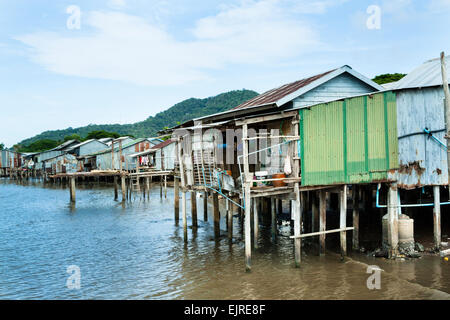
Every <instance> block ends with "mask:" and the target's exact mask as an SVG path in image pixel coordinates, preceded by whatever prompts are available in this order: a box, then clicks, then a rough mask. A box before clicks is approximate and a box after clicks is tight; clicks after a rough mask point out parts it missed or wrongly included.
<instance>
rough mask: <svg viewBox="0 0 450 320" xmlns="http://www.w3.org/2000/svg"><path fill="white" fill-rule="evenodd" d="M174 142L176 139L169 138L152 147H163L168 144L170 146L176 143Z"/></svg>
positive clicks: (154, 148) (156, 148)
mask: <svg viewBox="0 0 450 320" xmlns="http://www.w3.org/2000/svg"><path fill="white" fill-rule="evenodd" d="M174 142H175V140H172V139H167V140H166V141H164V142H161V143H160V144H157V145H156V146H153V147H152V148H151V150H158V149H162V148H164V147H166V146H168V145H169V144H171V143H174Z"/></svg>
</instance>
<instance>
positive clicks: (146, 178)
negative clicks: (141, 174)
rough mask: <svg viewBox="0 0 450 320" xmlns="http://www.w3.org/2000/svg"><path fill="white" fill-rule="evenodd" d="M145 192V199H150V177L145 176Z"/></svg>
mask: <svg viewBox="0 0 450 320" xmlns="http://www.w3.org/2000/svg"><path fill="white" fill-rule="evenodd" d="M145 192H146V193H147V199H148V200H150V178H149V177H145Z"/></svg>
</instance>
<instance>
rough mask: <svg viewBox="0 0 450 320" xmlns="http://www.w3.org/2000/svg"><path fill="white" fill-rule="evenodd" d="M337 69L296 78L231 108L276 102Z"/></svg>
mask: <svg viewBox="0 0 450 320" xmlns="http://www.w3.org/2000/svg"><path fill="white" fill-rule="evenodd" d="M335 70H337V69H333V70H330V71H327V72H324V73H321V74H317V75H315V76H312V77H309V78H306V79H302V80H298V81H295V82H291V83H288V84H285V85H282V86H281V87H278V88H275V89H272V90H269V91H267V92H265V93H263V94H260V95H259V96H256V97H255V98H253V99H251V100H249V101H247V102H244V103H242V104H240V105H238V106H237V107H235V108H233V110H237V109H244V108H250V107H257V106H263V105H268V104H276V103H277V101H279V100H280V99H282V98H284V97H286V96H287V95H289V94H291V93H293V92H295V91H297V90H299V89H300V88H303V87H305V86H307V85H308V84H311V83H313V82H314V81H316V80H318V79H320V78H322V77H324V76H326V75H327V74H329V73H331V72H333V71H335Z"/></svg>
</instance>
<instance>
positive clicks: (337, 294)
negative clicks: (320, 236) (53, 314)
mask: <svg viewBox="0 0 450 320" xmlns="http://www.w3.org/2000/svg"><path fill="white" fill-rule="evenodd" d="M68 197H69V193H68V190H67V189H65V188H63V187H60V186H43V185H42V184H41V183H39V182H29V183H27V184H26V185H18V184H15V183H11V182H9V181H8V180H4V179H3V180H0V274H1V277H0V298H1V299H449V298H450V262H446V261H444V260H443V259H442V258H439V257H435V256H425V257H423V258H422V259H418V260H410V261H404V262H400V261H388V260H384V259H379V258H371V257H367V256H365V255H362V254H353V255H350V256H349V258H348V259H346V260H344V261H341V259H340V257H339V255H337V254H335V253H333V252H329V253H327V255H326V256H324V257H319V256H317V255H316V253H315V250H314V248H312V249H310V250H308V248H307V250H305V251H306V255H305V256H304V257H303V264H302V267H301V268H299V269H296V268H294V267H293V243H292V240H290V239H289V238H288V236H289V234H290V227H289V226H281V227H280V235H279V236H278V237H277V239H276V240H275V242H272V239H271V236H270V229H269V228H268V227H264V226H261V234H260V239H259V248H258V249H256V250H254V251H253V269H252V272H251V273H246V272H245V271H244V258H243V257H244V244H243V242H242V237H241V229H240V223H239V219H238V218H235V219H234V230H235V238H234V239H233V243H232V244H230V242H229V240H228V239H227V238H226V232H225V231H224V230H223V237H222V238H221V239H220V240H219V241H215V240H214V235H213V226H212V224H211V221H212V217H210V218H209V222H204V221H202V217H203V212H202V205H201V202H199V205H198V211H199V212H198V216H199V228H198V230H196V231H195V230H192V229H189V241H188V244H187V245H185V244H184V242H183V238H182V237H183V230H182V227H181V226H176V225H175V224H174V221H173V193H172V190H171V189H169V192H168V197H167V199H160V197H159V188H157V187H155V188H154V189H152V192H151V198H150V201H148V200H144V199H142V198H141V197H135V198H134V199H133V201H131V202H130V203H127V204H126V205H125V206H122V205H121V203H119V202H115V201H113V192H112V189H111V187H108V186H103V187H102V186H95V187H82V186H80V188H79V189H78V190H77V204H76V207H75V208H74V207H71V206H70V205H69V203H68ZM187 203H188V206H189V204H190V201H187ZM210 209H211V208H210ZM189 212H190V209H189V207H188V213H189ZM210 212H212V210H210ZM188 223H189V225H190V220H189V221H188ZM222 228H223V229H224V228H225V221H222ZM69 265H77V266H79V268H80V271H81V288H80V289H79V290H70V289H68V288H67V287H66V281H67V278H68V277H69V274H68V273H67V272H66V271H67V267H68V266H69ZM369 265H377V266H379V267H380V268H381V269H382V270H384V271H383V272H381V289H380V290H369V289H368V288H367V279H368V277H369V276H370V274H369V273H367V267H368V266H369Z"/></svg>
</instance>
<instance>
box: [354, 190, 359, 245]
mask: <svg viewBox="0 0 450 320" xmlns="http://www.w3.org/2000/svg"><path fill="white" fill-rule="evenodd" d="M352 195H353V228H354V229H353V236H352V240H353V241H352V243H353V250H359V186H358V185H356V184H354V185H353V190H352Z"/></svg>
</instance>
